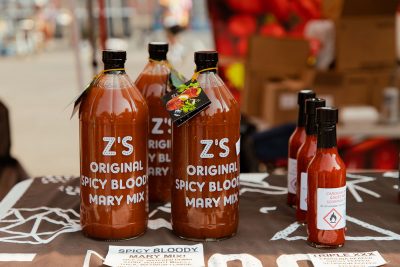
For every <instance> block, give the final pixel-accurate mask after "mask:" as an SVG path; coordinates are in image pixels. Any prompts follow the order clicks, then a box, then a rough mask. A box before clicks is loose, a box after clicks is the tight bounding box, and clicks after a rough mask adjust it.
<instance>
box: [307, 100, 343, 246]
mask: <svg viewBox="0 0 400 267" xmlns="http://www.w3.org/2000/svg"><path fill="white" fill-rule="evenodd" d="M337 122H338V110H337V109H336V108H325V107H323V108H318V109H317V123H318V139H317V153H316V154H315V157H314V158H313V159H312V161H311V163H310V165H309V166H308V170H307V174H308V210H307V222H308V224H307V226H308V240H307V242H308V243H309V244H310V245H311V246H313V247H319V248H337V247H341V246H343V244H344V241H345V227H346V167H345V165H344V163H343V161H342V159H341V158H340V156H339V153H338V150H337V147H336V123H337Z"/></svg>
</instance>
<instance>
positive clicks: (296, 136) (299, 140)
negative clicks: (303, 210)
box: [287, 90, 315, 206]
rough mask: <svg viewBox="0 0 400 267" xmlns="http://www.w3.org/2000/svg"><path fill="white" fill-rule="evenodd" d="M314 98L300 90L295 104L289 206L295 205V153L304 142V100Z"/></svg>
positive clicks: (290, 142)
mask: <svg viewBox="0 0 400 267" xmlns="http://www.w3.org/2000/svg"><path fill="white" fill-rule="evenodd" d="M313 97H315V93H314V92H313V91H312V90H301V91H300V92H299V94H298V97H297V104H298V105H299V115H298V120H297V127H296V129H295V130H294V132H293V134H292V135H291V136H290V138H289V153H288V156H289V157H288V176H287V179H288V198H287V204H288V205H289V206H294V205H296V181H297V152H298V150H299V148H300V146H301V145H302V144H303V143H304V141H305V140H306V130H305V128H304V126H305V124H306V115H305V113H304V108H305V101H306V99H309V98H313Z"/></svg>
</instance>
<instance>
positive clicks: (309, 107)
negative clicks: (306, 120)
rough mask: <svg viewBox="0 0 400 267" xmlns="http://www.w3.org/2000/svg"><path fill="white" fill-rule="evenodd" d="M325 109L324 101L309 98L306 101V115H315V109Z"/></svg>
mask: <svg viewBox="0 0 400 267" xmlns="http://www.w3.org/2000/svg"><path fill="white" fill-rule="evenodd" d="M321 107H325V99H322V98H309V99H306V110H305V112H306V115H316V114H317V108H321Z"/></svg>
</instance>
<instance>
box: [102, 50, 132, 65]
mask: <svg viewBox="0 0 400 267" xmlns="http://www.w3.org/2000/svg"><path fill="white" fill-rule="evenodd" d="M102 56H103V57H102V60H103V62H104V70H108V69H117V68H124V67H125V61H126V51H122V50H103V55H102Z"/></svg>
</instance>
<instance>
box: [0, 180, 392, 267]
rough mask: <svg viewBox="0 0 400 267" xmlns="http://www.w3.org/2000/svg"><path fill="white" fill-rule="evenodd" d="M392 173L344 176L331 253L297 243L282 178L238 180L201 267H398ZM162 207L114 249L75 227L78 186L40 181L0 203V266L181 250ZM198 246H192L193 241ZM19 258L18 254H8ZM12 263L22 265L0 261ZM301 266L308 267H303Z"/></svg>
mask: <svg viewBox="0 0 400 267" xmlns="http://www.w3.org/2000/svg"><path fill="white" fill-rule="evenodd" d="M396 175H397V174H394V175H393V174H390V173H389V174H384V173H363V174H348V190H347V200H348V201H347V203H348V204H347V212H348V217H347V237H346V238H347V241H346V244H345V246H344V247H343V248H340V249H337V250H329V251H328V250H319V249H315V248H312V247H309V246H308V245H307V244H306V243H305V239H306V228H305V227H304V226H301V225H299V224H297V223H296V222H295V219H294V217H295V211H294V209H293V208H290V207H288V206H287V205H286V194H287V190H286V177H285V175H268V174H242V175H241V189H240V226H239V231H238V233H237V235H236V236H234V237H232V238H230V239H228V240H224V241H219V242H205V243H203V245H204V253H205V260H206V263H207V262H208V263H209V264H208V265H207V264H206V265H207V266H209V267H214V266H227V265H226V262H227V261H229V260H235V259H236V261H231V262H229V266H242V265H241V264H240V260H242V262H243V266H244V267H248V266H255V267H257V266H268V267H272V266H279V267H292V266H306V265H304V264H305V262H304V261H299V264H300V265H297V263H296V260H306V259H307V256H306V255H305V254H306V253H326V252H340V251H342V252H366V251H374V250H378V251H379V252H380V253H381V254H382V256H383V257H384V258H385V260H386V261H388V262H389V264H388V265H387V266H400V204H398V203H397V184H398V179H395V178H394V177H396ZM169 213H170V206H169V204H165V205H150V214H149V228H148V230H147V232H146V233H145V234H144V235H143V236H141V237H139V238H137V239H132V240H125V241H119V242H105V241H96V240H92V239H88V238H85V237H84V236H83V235H82V233H81V232H80V225H79V179H78V178H75V177H66V176H46V177H38V178H35V179H31V180H28V181H24V182H22V183H20V184H18V185H17V186H15V187H14V188H13V190H12V191H11V192H10V193H9V194H8V195H7V197H6V198H5V199H4V201H2V202H1V203H0V218H1V219H0V266H101V265H102V258H103V257H105V255H106V254H107V250H108V246H109V245H110V244H111V245H118V246H133V245H135V246H154V245H167V244H189V245H193V244H196V242H191V241H186V240H182V239H180V238H178V237H176V236H174V235H173V233H172V232H171V230H170V229H171V226H170V223H169ZM197 243H198V242H197ZM15 253H19V254H15ZM13 257H14V258H18V259H19V260H25V261H26V262H11V261H5V260H8V259H10V258H13ZM308 266H311V264H310V265H308Z"/></svg>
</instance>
